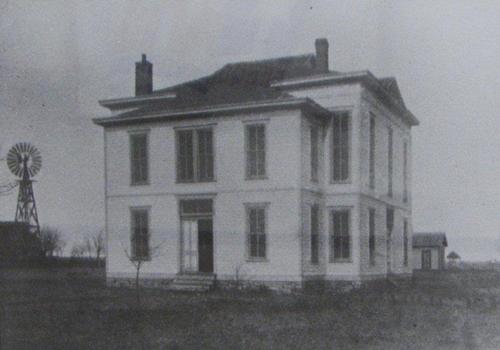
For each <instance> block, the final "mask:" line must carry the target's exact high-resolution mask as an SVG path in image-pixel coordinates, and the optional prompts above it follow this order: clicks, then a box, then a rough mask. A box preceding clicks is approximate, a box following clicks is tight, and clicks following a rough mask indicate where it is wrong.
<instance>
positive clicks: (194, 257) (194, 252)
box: [182, 220, 198, 272]
mask: <svg viewBox="0 0 500 350" xmlns="http://www.w3.org/2000/svg"><path fill="white" fill-rule="evenodd" d="M182 272H198V220H182Z"/></svg>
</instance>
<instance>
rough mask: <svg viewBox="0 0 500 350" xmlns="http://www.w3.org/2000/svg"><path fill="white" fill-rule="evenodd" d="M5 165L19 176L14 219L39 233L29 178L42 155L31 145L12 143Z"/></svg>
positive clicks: (35, 169) (36, 167) (38, 166)
mask: <svg viewBox="0 0 500 350" xmlns="http://www.w3.org/2000/svg"><path fill="white" fill-rule="evenodd" d="M7 166H8V167H9V169H10V171H11V172H12V173H13V174H14V175H16V176H17V177H19V178H20V179H19V180H18V183H19V194H18V196H17V207H16V219H15V221H16V222H23V223H26V224H28V225H30V228H31V231H32V232H34V233H36V234H39V233H40V224H39V222H38V213H37V210H36V202H35V195H34V193H33V180H31V179H32V178H33V176H35V175H36V174H37V173H38V171H39V170H40V168H41V167H42V156H41V155H40V152H39V151H38V150H37V149H36V148H35V147H34V146H33V145H31V144H29V143H27V142H21V143H18V144H16V145H14V146H13V147H12V148H11V149H10V150H9V152H8V153H7Z"/></svg>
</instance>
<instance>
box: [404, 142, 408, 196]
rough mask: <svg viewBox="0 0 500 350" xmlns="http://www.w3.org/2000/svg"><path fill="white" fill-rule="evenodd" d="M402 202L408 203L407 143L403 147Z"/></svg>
mask: <svg viewBox="0 0 500 350" xmlns="http://www.w3.org/2000/svg"><path fill="white" fill-rule="evenodd" d="M403 202H405V203H406V202H408V143H407V142H405V143H404V145H403Z"/></svg>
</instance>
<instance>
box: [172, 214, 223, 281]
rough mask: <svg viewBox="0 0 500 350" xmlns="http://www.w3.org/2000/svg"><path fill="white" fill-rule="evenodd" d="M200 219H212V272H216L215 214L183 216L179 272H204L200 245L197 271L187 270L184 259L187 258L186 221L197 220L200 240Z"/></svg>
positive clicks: (197, 233)
mask: <svg viewBox="0 0 500 350" xmlns="http://www.w3.org/2000/svg"><path fill="white" fill-rule="evenodd" d="M200 220H210V221H212V272H211V273H214V271H215V239H214V238H215V234H214V219H213V215H191V216H183V217H181V229H180V245H179V247H180V249H179V258H180V268H179V272H180V273H202V272H201V271H200V247H199V246H198V248H197V250H196V251H197V254H198V257H197V262H198V266H197V269H196V271H186V270H185V266H184V259H185V255H184V238H185V236H184V225H183V223H184V221H196V230H197V232H196V241H197V242H198V240H199V236H198V235H199V224H198V222H199V221H200ZM197 244H198V243H197Z"/></svg>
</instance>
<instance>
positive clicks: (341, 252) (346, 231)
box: [330, 210, 351, 261]
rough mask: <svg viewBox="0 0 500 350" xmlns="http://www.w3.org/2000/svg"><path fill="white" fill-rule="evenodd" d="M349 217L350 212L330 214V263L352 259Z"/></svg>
mask: <svg viewBox="0 0 500 350" xmlns="http://www.w3.org/2000/svg"><path fill="white" fill-rule="evenodd" d="M349 217H350V214H349V210H332V211H331V212H330V261H343V260H349V259H350V258H351V237H350V228H349V226H350V225H349Z"/></svg>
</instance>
